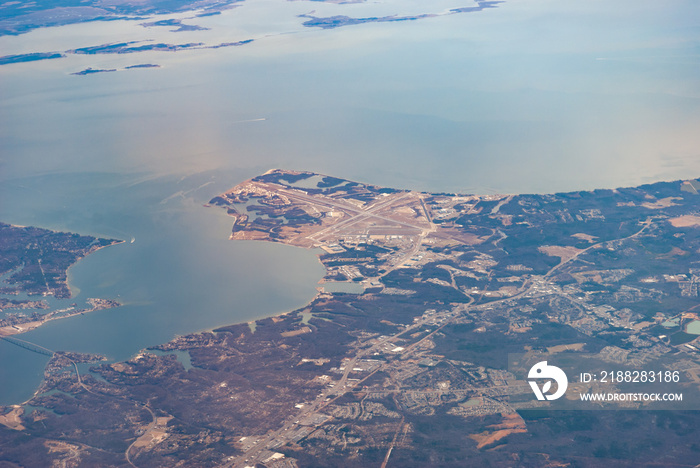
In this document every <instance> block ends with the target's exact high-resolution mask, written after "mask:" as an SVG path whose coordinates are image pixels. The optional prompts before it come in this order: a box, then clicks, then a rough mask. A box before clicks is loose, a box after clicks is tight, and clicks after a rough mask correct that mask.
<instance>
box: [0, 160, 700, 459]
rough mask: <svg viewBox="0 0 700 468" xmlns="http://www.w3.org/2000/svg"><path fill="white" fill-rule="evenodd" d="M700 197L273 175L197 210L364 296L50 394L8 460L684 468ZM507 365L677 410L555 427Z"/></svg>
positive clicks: (53, 382)
mask: <svg viewBox="0 0 700 468" xmlns="http://www.w3.org/2000/svg"><path fill="white" fill-rule="evenodd" d="M699 190H700V182H698V181H697V180H687V181H674V182H660V183H655V184H649V185H644V186H640V187H634V188H620V189H615V190H594V191H581V192H572V193H560V194H547V195H488V196H478V195H466V194H465V195H458V194H451V193H423V192H416V191H411V190H397V189H390V188H382V187H377V186H373V185H369V184H363V183H358V182H352V181H348V180H344V179H340V178H336V177H331V176H325V175H321V174H315V173H311V172H297V171H285V170H273V171H269V172H267V173H265V174H263V175H260V176H258V177H255V178H253V179H251V180H248V181H245V182H242V183H240V184H238V185H236V186H235V187H233V188H232V189H231V190H229V191H227V192H225V193H222V194H220V195H218V196H216V197H215V198H213V199H212V200H211V201H210V203H209V204H210V206H212V207H217V208H216V209H224V210H226V211H227V213H228V214H229V215H230V216H231V218H232V224H233V228H232V232H231V238H232V239H233V240H234V241H235V240H262V241H269V242H281V243H286V244H290V245H295V246H300V247H306V248H316V249H319V253H320V259H321V261H322V262H323V264H324V266H325V267H326V270H327V273H326V277H325V278H324V281H336V282H338V281H340V282H351V283H357V284H360V285H362V286H363V287H364V292H363V293H360V294H347V293H329V292H319V294H318V295H317V296H316V298H315V299H314V300H313V301H312V302H311V303H310V304H308V305H307V306H305V307H303V308H301V309H299V310H295V311H291V312H289V313H287V314H284V315H281V316H277V317H271V318H267V319H261V320H258V321H256V322H255V323H254V324H237V325H229V326H222V327H220V328H218V329H216V330H213V331H211V332H204V333H196V334H191V335H187V336H182V337H178V338H177V339H175V340H173V341H171V342H169V343H165V344H162V345H159V346H154V348H152V349H150V350H144V351H143V352H141V353H140V354H139V355H137V356H136V357H134V358H133V359H131V360H129V361H126V362H120V363H114V364H103V365H100V366H96V367H93V368H92V371H93V372H94V374H95V375H92V374H88V375H82V374H81V375H76V374H75V373H71V372H67V371H66V372H63V373H59V374H55V375H52V376H51V378H50V379H47V380H46V382H45V384H44V386H43V387H42V393H40V394H38V395H37V396H36V397H35V398H33V399H32V400H31V401H30V404H31V405H32V408H33V409H31V411H29V412H27V413H26V414H22V413H21V412H19V411H18V410H17V409H16V408H4V409H0V416H3V415H4V416H5V419H1V418H0V422H2V421H5V422H4V423H2V424H3V426H0V447H1V448H2V453H3V457H4V460H6V461H8V462H10V463H16V464H20V465H33V466H46V465H50V464H51V463H59V464H60V463H65V464H68V463H73V464H77V465H82V466H95V465H108V466H163V467H165V466H177V465H178V464H183V465H190V466H233V467H244V466H257V467H263V466H264V467H268V468H281V467H306V466H325V467H329V466H338V467H340V466H342V467H366V466H377V467H382V468H383V467H390V466H402V467H413V466H415V467H418V466H421V467H422V466H464V464H465V460H467V461H470V463H471V464H473V465H480V466H486V465H490V466H533V467H535V466H537V467H542V466H552V467H554V466H590V467H603V466H623V467H636V466H642V465H649V464H651V465H658V466H669V465H673V466H694V465H695V464H696V463H697V458H698V453H699V452H700V446H698V443H697V438H698V435H699V434H698V432H699V431H700V413H699V412H698V411H697V409H698V408H696V407H693V406H692V405H693V402H697V401H700V400H699V399H698V387H699V386H700V360H699V359H698V352H699V351H698V345H697V343H696V342H697V339H698V336H699V335H698V326H697V325H698V323H700V322H699V321H698V317H697V310H698V286H697V285H698V282H699V281H700V260H698V257H697V252H698V251H700V215H698V213H700V195H699V194H698V191H699ZM290 274H293V272H290ZM175 353H178V354H177V355H176V354H175ZM183 354H185V355H186V356H187V358H188V359H187V360H185V361H183V360H182V359H181V356H182V355H183ZM515 354H517V355H525V356H526V357H530V358H533V359H536V360H540V361H542V360H547V359H549V360H553V359H555V358H558V357H561V356H565V357H566V356H568V357H569V358H572V359H573V358H576V357H578V356H582V355H583V354H586V355H587V356H592V357H593V358H591V359H594V360H596V362H600V363H603V364H604V365H606V366H617V367H616V368H623V366H627V367H625V368H629V367H630V366H635V365H636V366H651V365H653V364H655V363H662V365H664V366H666V367H665V369H666V370H667V371H669V372H678V375H679V376H680V379H679V382H678V383H677V384H675V385H677V390H679V391H682V392H683V394H684V396H685V397H686V398H684V402H687V403H688V404H689V405H691V406H689V407H681V408H666V407H650V408H645V406H644V405H643V404H641V403H640V404H636V405H627V406H625V405H621V404H619V403H611V404H610V405H609V406H607V409H610V410H614V411H564V410H561V411H560V410H552V409H550V407H549V406H546V405H547V404H548V402H539V401H537V400H536V399H535V398H534V397H533V395H532V392H531V389H530V386H528V385H527V382H526V381H525V380H524V379H523V377H522V376H518V375H516V373H514V371H513V370H512V368H511V367H510V365H509V357H510V356H512V355H515ZM98 377H99V378H98ZM586 385H589V386H593V385H594V384H593V383H590V384H587V383H585V382H583V381H575V382H570V387H577V388H583V387H585V386H586ZM625 388H626V387H625V385H624V383H622V384H618V385H617V386H616V390H625ZM37 408H38V409H37ZM621 409H628V411H620V410H621ZM629 409H633V410H629ZM642 409H646V410H644V411H642Z"/></svg>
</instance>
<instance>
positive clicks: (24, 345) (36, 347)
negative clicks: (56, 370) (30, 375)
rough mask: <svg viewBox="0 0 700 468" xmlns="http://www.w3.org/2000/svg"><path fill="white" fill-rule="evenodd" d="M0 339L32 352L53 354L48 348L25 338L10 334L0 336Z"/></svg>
mask: <svg viewBox="0 0 700 468" xmlns="http://www.w3.org/2000/svg"><path fill="white" fill-rule="evenodd" d="M0 339H3V340H5V341H7V342H9V343H12V344H13V345H15V346H19V347H20V348H24V349H27V350H29V351H32V352H34V353H38V354H43V355H44V356H49V357H51V356H53V355H54V351H52V350H50V349H49V348H44V347H43V346H40V345H38V344H35V343H31V342H29V341H25V340H20V339H19V338H13V337H11V336H0Z"/></svg>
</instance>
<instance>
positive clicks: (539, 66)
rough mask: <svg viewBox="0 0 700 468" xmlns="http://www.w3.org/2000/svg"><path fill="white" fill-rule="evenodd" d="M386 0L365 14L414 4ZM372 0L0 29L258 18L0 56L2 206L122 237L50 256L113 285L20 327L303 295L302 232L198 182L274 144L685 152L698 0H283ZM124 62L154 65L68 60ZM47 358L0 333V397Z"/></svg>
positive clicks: (361, 160) (251, 165)
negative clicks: (101, 302)
mask: <svg viewBox="0 0 700 468" xmlns="http://www.w3.org/2000/svg"><path fill="white" fill-rule="evenodd" d="M385 3H386V5H384V6H382V5H383V4H382V3H378V4H376V5H379V7H378V8H383V9H384V10H386V11H384V10H382V11H381V12H380V13H381V14H392V12H396V13H406V14H408V13H415V11H413V10H416V11H418V10H420V9H421V8H422V5H421V4H420V3H419V2H407V3H404V4H402V5H403V6H402V7H401V8H403V9H404V10H405V11H397V10H392V8H393V7H392V4H391V2H385ZM442 3H444V5H442ZM442 3H441V4H440V5H438V6H439V7H440V8H443V7H444V8H450V7H457V6H464V5H461V4H459V5H457V4H454V5H452V3H454V2H448V1H445V2H442ZM458 3H459V2H458ZM467 3H469V2H467ZM448 4H449V5H448ZM371 5H373V4H362V5H355V6H352V5H346V6H342V5H321V4H319V3H317V2H314V3H313V4H310V3H308V2H303V1H300V2H286V1H282V0H247V1H246V2H244V3H243V4H242V6H241V7H240V8H236V9H233V10H230V11H227V12H224V13H223V14H222V15H219V16H215V17H209V18H200V19H198V20H197V21H196V22H197V23H198V24H202V25H204V26H209V27H211V28H212V29H211V30H210V31H200V32H192V33H189V32H186V33H169V32H167V31H154V30H153V29H146V28H143V27H141V26H138V25H137V24H135V23H133V22H124V21H115V22H109V23H99V24H83V25H74V26H67V27H61V28H53V29H51V28H49V29H44V30H38V31H34V32H32V33H29V34H26V35H22V36H18V37H3V38H0V50H3V51H6V52H4V53H8V54H9V53H23V52H31V51H51V50H66V49H69V48H73V47H84V46H89V45H97V44H103V43H108V42H118V41H122V40H125V39H130V38H132V35H141V36H140V37H138V38H137V39H147V38H155V39H158V40H163V41H166V42H177V43H182V42H187V41H199V40H201V41H205V42H206V41H209V42H212V43H215V42H225V41H229V40H242V39H246V38H249V37H254V38H255V39H256V41H255V42H253V43H252V44H248V45H245V46H242V47H235V48H227V49H217V50H196V51H186V52H177V53H165V52H162V53H154V52H150V53H145V54H139V55H138V56H135V55H133V54H129V55H124V56H123V55H115V56H70V57H68V58H65V59H59V60H53V61H47V62H37V63H25V64H16V65H11V66H2V67H0V220H2V221H4V222H11V223H17V224H24V225H36V226H41V227H46V228H52V229H61V230H68V231H74V232H78V233H81V234H93V235H100V236H108V237H115V238H121V239H125V240H129V239H130V238H131V237H132V236H133V237H134V238H135V239H136V240H135V242H134V243H133V244H130V243H126V244H121V245H118V246H115V247H111V248H108V249H103V250H101V251H99V252H97V253H95V254H94V255H91V256H89V257H87V258H86V259H84V260H82V261H81V262H79V263H78V264H77V265H75V266H74V267H73V268H72V269H71V271H70V281H71V285H72V287H73V291H74V293H75V295H76V300H83V299H85V298H86V297H104V298H115V299H119V300H120V301H122V302H123V303H124V304H125V306H124V307H120V308H117V309H111V310H107V311H101V312H97V313H93V314H88V315H85V316H80V317H75V318H72V319H67V320H60V321H53V322H51V323H49V324H47V325H45V326H43V327H41V328H39V329H37V330H35V331H33V332H30V333H27V334H25V335H23V336H22V338H24V339H27V340H30V341H34V342H36V343H39V344H41V345H43V346H46V347H49V348H52V349H67V350H75V351H84V352H97V353H101V354H105V355H107V356H108V357H109V358H110V359H126V358H128V357H129V356H131V355H133V354H134V353H136V352H138V351H139V350H140V349H142V348H144V347H146V346H150V345H155V344H158V343H162V342H164V341H167V340H169V339H171V338H172V337H174V336H175V335H177V334H184V333H189V332H195V331H199V330H204V329H209V328H212V327H215V326H217V325H222V324H226V323H232V322H241V321H247V320H250V319H252V318H256V317H261V316H266V315H271V314H275V313H279V312H282V311H285V310H289V309H292V308H294V307H299V306H301V305H302V304H304V303H305V302H306V301H308V300H309V299H310V298H311V297H313V295H314V293H315V287H316V286H317V284H316V282H317V281H318V280H319V279H320V278H321V276H322V267H321V266H320V264H319V263H318V261H317V259H316V257H315V254H314V253H313V252H310V251H304V250H300V249H296V248H291V247H288V246H282V245H274V244H266V243H254V242H253V243H251V242H248V243H244V242H231V241H228V240H227V238H228V234H229V232H230V224H231V223H230V220H229V219H228V218H227V217H226V216H225V215H223V214H222V213H221V212H220V211H218V210H216V209H212V208H209V209H207V208H204V207H202V206H201V205H202V204H203V203H205V202H206V201H207V200H208V199H210V198H211V197H212V196H214V195H216V194H218V193H219V192H221V191H223V190H225V189H227V188H229V187H230V186H233V185H234V184H236V183H238V182H240V181H242V180H244V179H246V178H249V177H251V176H253V175H256V174H258V173H260V172H263V171H265V170H267V169H270V168H273V167H283V168H290V169H303V170H312V171H316V172H322V173H328V174H333V175H336V176H340V177H345V178H349V179H356V180H361V181H364V182H371V183H376V184H380V185H386V186H396V187H403V188H415V189H421V190H434V191H451V192H480V193H490V192H493V191H497V192H549V191H552V192H554V191H566V190H578V189H589V188H596V187H617V186H624V185H627V186H629V185H637V184H640V183H644V182H651V181H655V180H661V179H680V178H689V177H698V176H700V154H699V150H698V148H700V134H699V132H697V129H698V128H700V101H699V98H700V80H698V77H699V76H700V40H699V36H700V33H698V31H699V29H698V18H700V11H699V10H700V4H699V3H698V2H697V1H695V0H671V1H669V2H661V3H660V2H654V1H649V0H641V1H640V0H635V1H631V0H619V1H616V2H602V1H589V2H579V1H573V0H570V1H561V0H556V1H555V0H518V1H515V0H513V1H506V2H504V3H502V4H500V5H499V7H498V8H496V9H491V10H486V11H482V12H478V13H470V14H461V15H451V16H443V17H438V18H429V19H424V20H420V21H413V22H401V23H382V24H365V25H359V26H352V27H344V28H339V29H335V30H327V31H326V30H319V29H308V28H303V27H301V26H300V24H301V21H302V19H300V18H297V17H296V16H295V15H296V14H299V13H307V12H309V11H310V10H312V9H314V8H317V9H319V12H317V13H318V16H324V15H329V16H330V15H332V14H337V13H343V14H350V15H351V16H352V11H356V12H358V13H357V16H362V15H369V14H370V13H371V10H370V7H371ZM336 8H346V9H352V8H355V9H356V10H342V11H341V10H335V9H336ZM358 8H364V9H365V10H360V9H358ZM321 13H322V14H321ZM378 14H379V13H377V15H378ZM375 16H376V15H375ZM288 32H289V33H290V34H286V33H288ZM188 34H189V35H188ZM197 35H201V36H197ZM134 63H158V64H160V65H161V66H162V67H161V68H159V69H143V70H131V71H128V72H116V73H106V74H99V75H92V76H71V75H69V73H70V72H74V71H77V70H80V69H83V68H86V67H88V66H92V67H96V68H120V67H123V66H126V65H132V64H134ZM261 119H264V120H261ZM44 364H45V358H43V357H41V356H39V355H35V354H32V353H30V352H27V351H25V350H22V349H20V348H18V347H14V346H12V345H9V344H7V343H4V342H1V341H0V382H1V383H2V385H0V404H3V403H17V402H20V401H23V400H24V399H26V398H28V397H29V396H31V394H32V392H33V391H34V389H35V388H36V386H37V385H38V383H39V381H40V378H41V372H42V369H43V365H44Z"/></svg>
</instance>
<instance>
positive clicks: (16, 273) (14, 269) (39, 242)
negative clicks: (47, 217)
mask: <svg viewBox="0 0 700 468" xmlns="http://www.w3.org/2000/svg"><path fill="white" fill-rule="evenodd" d="M121 242H122V241H119V240H115V239H100V238H96V237H92V236H81V235H78V234H72V233H66V232H56V231H50V230H48V229H40V228H36V227H25V226H15V225H11V224H5V223H0V280H1V284H0V312H5V311H7V310H15V309H17V310H26V311H32V310H33V312H31V313H29V314H27V313H25V312H9V313H8V312H5V313H4V314H3V315H2V316H0V336H8V335H14V334H18V333H23V332H25V331H28V330H31V329H33V328H36V327H38V326H40V325H41V324H43V323H45V322H47V321H49V320H55V319H58V318H65V317H70V316H73V315H78V314H83V313H86V312H92V311H95V310H101V309H107V308H111V307H116V306H118V305H119V304H118V303H117V302H116V301H113V300H106V299H97V298H91V299H88V300H87V304H88V305H87V307H82V308H80V307H78V306H77V305H76V304H73V305H71V306H69V307H67V308H65V309H59V310H52V311H49V312H39V310H46V309H49V305H48V303H47V302H46V301H45V300H34V299H24V298H22V299H11V298H10V297H12V296H19V295H20V294H23V295H27V296H29V297H31V296H41V297H47V296H53V297H55V298H57V299H68V298H70V297H71V292H70V289H69V288H68V282H67V274H68V268H69V267H70V266H71V265H73V264H74V263H76V262H77V261H78V260H80V259H81V258H83V257H85V256H86V255H89V254H90V253H92V252H95V251H97V250H99V249H101V248H104V247H108V246H110V245H114V244H118V243H121ZM6 296H9V297H6Z"/></svg>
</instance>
